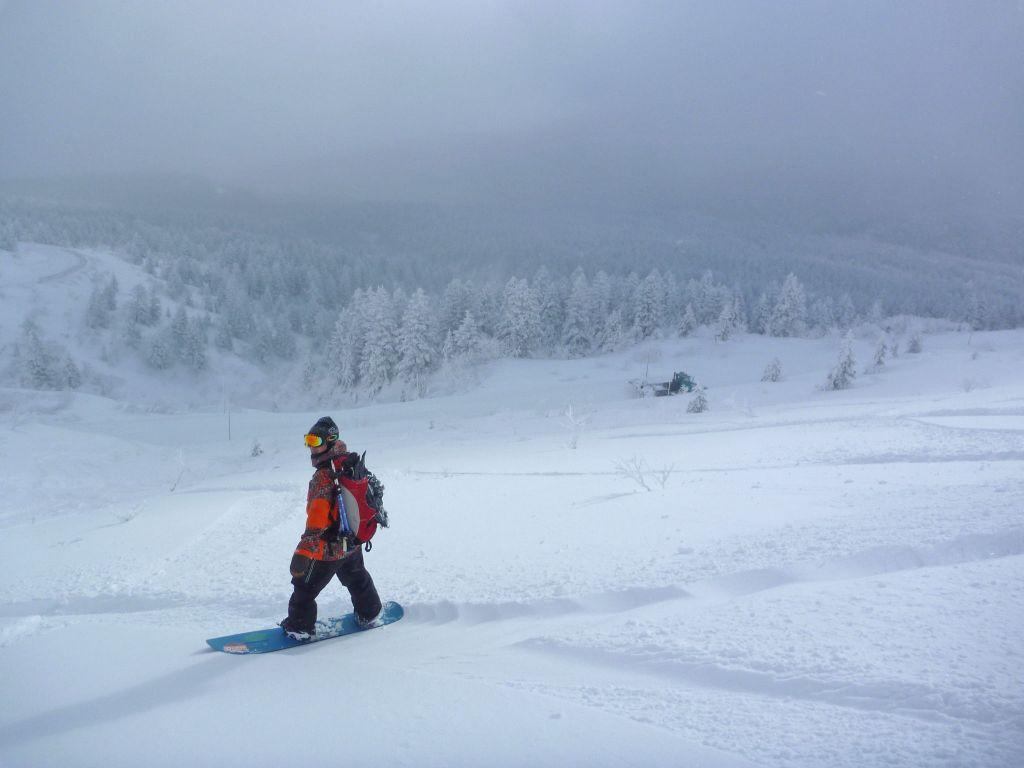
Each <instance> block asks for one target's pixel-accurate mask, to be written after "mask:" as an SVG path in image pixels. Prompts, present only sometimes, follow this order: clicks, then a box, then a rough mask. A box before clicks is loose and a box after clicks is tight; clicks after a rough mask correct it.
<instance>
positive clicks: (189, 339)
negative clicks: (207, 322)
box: [181, 318, 208, 371]
mask: <svg viewBox="0 0 1024 768" xmlns="http://www.w3.org/2000/svg"><path fill="white" fill-rule="evenodd" d="M181 354H182V360H183V361H184V362H185V364H186V365H187V366H188V367H189V368H191V369H192V370H193V371H203V370H206V367H207V363H208V361H207V358H206V327H205V326H204V325H203V323H202V321H200V320H199V319H198V318H197V319H194V320H191V321H190V322H189V323H188V327H187V329H186V331H185V339H184V346H183V347H182V353H181Z"/></svg>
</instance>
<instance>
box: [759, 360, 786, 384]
mask: <svg viewBox="0 0 1024 768" xmlns="http://www.w3.org/2000/svg"><path fill="white" fill-rule="evenodd" d="M781 378H782V363H781V361H780V360H779V358H777V357H773V358H772V359H771V362H769V363H768V365H766V366H765V367H764V373H763V374H761V381H778V380H779V379H781Z"/></svg>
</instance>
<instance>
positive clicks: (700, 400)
mask: <svg viewBox="0 0 1024 768" xmlns="http://www.w3.org/2000/svg"><path fill="white" fill-rule="evenodd" d="M707 409H708V397H707V390H706V388H705V387H704V385H703V384H701V385H700V386H698V387H697V390H696V391H695V392H694V394H693V397H692V398H691V399H690V402H689V403H687V404H686V412H687V413H704V411H706V410H707Z"/></svg>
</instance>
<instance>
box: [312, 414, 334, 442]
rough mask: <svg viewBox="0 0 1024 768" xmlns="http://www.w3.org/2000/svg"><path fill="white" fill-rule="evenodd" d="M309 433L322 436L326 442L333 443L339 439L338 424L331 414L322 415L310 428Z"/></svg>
mask: <svg viewBox="0 0 1024 768" xmlns="http://www.w3.org/2000/svg"><path fill="white" fill-rule="evenodd" d="M309 434H311V435H317V436H318V437H322V438H323V441H324V442H325V443H333V442H334V441H335V440H337V439H338V425H337V424H335V423H334V419H332V418H331V417H330V416H321V417H320V418H319V419H317V420H316V424H314V425H313V426H312V427H310V428H309Z"/></svg>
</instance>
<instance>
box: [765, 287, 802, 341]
mask: <svg viewBox="0 0 1024 768" xmlns="http://www.w3.org/2000/svg"><path fill="white" fill-rule="evenodd" d="M806 320H807V298H806V295H805V293H804V287H803V285H802V284H801V283H800V281H799V280H798V279H797V277H796V275H794V274H790V275H789V276H788V277H786V280H785V282H784V283H783V284H782V290H780V291H779V299H778V301H776V302H775V308H774V309H773V310H772V314H771V317H770V318H769V320H768V335H770V336H799V335H800V334H801V333H803V331H804V328H805V324H806Z"/></svg>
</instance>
